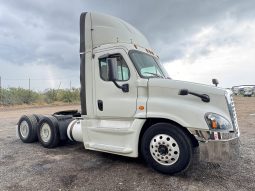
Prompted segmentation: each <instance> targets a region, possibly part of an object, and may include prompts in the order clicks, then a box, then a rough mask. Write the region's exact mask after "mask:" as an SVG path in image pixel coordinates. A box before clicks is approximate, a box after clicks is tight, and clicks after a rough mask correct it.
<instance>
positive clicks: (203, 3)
mask: <svg viewBox="0 0 255 191" xmlns="http://www.w3.org/2000/svg"><path fill="white" fill-rule="evenodd" d="M254 10H255V1H252V0H250V1H248V0H214V1H212V0H165V1H164V0H160V1H156V0H155V1H149V0H143V1H137V0H135V1H131V0H129V1H127V0H126V1H124V0H115V1H110V0H107V1H105V0H101V1H100V0H93V1H85V0H83V1H82V0H80V1H79V0H76V1H68V0H54V1H53V0H40V1H39V0H8V1H6V0H0V76H1V77H2V85H3V87H13V86H15V87H17V86H21V87H28V78H31V87H32V89H34V90H39V89H45V88H58V86H60V87H61V88H66V87H69V85H70V81H71V83H72V86H75V87H79V16H80V13H81V12H85V11H96V12H102V13H106V14H110V15H113V16H116V17H120V18H122V19H123V20H125V21H127V22H129V23H130V24H132V25H133V26H134V27H136V28H137V29H138V30H140V31H141V32H142V33H143V34H144V35H145V36H146V37H147V38H148V40H149V42H150V43H151V46H152V47H153V49H154V50H155V51H156V52H157V54H158V55H159V56H160V58H161V62H162V63H163V64H164V66H165V67H166V69H167V71H168V72H169V74H170V76H171V77H172V78H174V79H178V80H186V81H193V82H200V83H205V84H211V79H212V78H218V79H219V81H220V85H221V86H222V87H231V86H233V85H240V84H255V11H254Z"/></svg>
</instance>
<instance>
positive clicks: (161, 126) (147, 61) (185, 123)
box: [20, 13, 240, 174]
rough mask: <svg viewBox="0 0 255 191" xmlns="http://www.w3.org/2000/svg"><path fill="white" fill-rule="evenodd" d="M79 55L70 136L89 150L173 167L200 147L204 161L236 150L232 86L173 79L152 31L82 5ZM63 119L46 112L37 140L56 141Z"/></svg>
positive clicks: (187, 160)
mask: <svg viewBox="0 0 255 191" xmlns="http://www.w3.org/2000/svg"><path fill="white" fill-rule="evenodd" d="M80 60H81V62H80V81H81V116H80V117H78V118H75V117H74V118H73V119H74V120H71V122H70V121H69V122H70V123H68V128H67V136H68V138H69V139H70V140H73V141H79V142H83V143H84V146H85V148H86V149H90V150H96V151H102V152H108V153H113V154H118V155H123V156H128V157H138V156H139V155H142V157H143V158H144V160H145V161H146V162H147V163H148V165H149V166H151V167H152V168H154V169H156V170H157V171H160V172H162V173H167V174H172V173H176V172H180V171H182V170H184V169H186V168H187V167H188V166H189V164H190V161H191V158H192V154H193V152H192V150H193V149H194V148H195V147H196V148H198V151H199V154H200V159H201V160H205V161H212V162H218V161H222V160H228V159H231V158H235V157H237V156H238V153H239V152H238V151H239V135H240V134H239V129H238V124H237V117H236V112H235V107H234V103H233V99H232V95H231V94H232V93H231V92H230V91H227V90H225V89H222V88H218V87H214V86H209V85H202V84H197V83H191V82H185V81H178V80H174V79H171V78H170V77H169V76H168V74H167V72H166V71H165V69H164V67H163V66H162V65H161V64H160V62H159V57H158V56H157V54H156V53H155V52H154V51H153V50H152V49H151V47H150V45H149V43H148V41H147V39H146V38H145V37H144V36H143V35H142V34H141V33H140V32H139V31H138V30H136V29H135V28H134V27H132V26H131V25H130V24H128V23H126V22H124V21H123V20H121V19H118V18H115V17H112V16H108V15H103V14H98V13H82V14H81V18H80ZM21 123H22V122H21ZM21 123H20V124H21ZM45 124H46V125H45ZM52 124H53V123H52ZM47 125H48V126H49V127H50V128H48V126H47ZM23 126H24V125H23ZM45 126H46V127H45ZM53 126H54V124H53ZM55 126H57V125H55ZM60 126H61V125H58V127H56V129H57V130H55V131H54V128H53V130H52V128H51V124H49V123H48V122H47V120H41V121H40V122H39V125H38V128H37V130H36V131H37V136H38V138H39V141H40V142H41V143H42V144H43V145H44V146H45V147H52V146H53V145H54V146H55V143H54V144H47V141H49V142H50V141H52V140H53V139H54V138H51V137H54V136H53V135H55V133H54V132H58V131H62V130H60V129H61V128H60ZM20 129H21V131H22V127H21V128H20ZM47 136H51V137H50V138H48V139H44V140H43V138H45V137H47ZM56 136H57V135H56ZM56 136H55V137H56ZM21 138H22V136H21ZM45 141H46V142H45Z"/></svg>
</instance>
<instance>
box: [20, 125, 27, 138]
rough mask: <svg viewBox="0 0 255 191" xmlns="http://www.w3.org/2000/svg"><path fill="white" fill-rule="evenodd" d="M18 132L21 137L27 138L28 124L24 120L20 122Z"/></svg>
mask: <svg viewBox="0 0 255 191" xmlns="http://www.w3.org/2000/svg"><path fill="white" fill-rule="evenodd" d="M20 134H21V136H22V137H23V138H27V137H28V134H29V126H28V123H27V122H26V121H22V122H21V123H20Z"/></svg>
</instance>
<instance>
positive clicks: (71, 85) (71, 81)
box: [70, 80, 72, 91]
mask: <svg viewBox="0 0 255 191" xmlns="http://www.w3.org/2000/svg"><path fill="white" fill-rule="evenodd" d="M71 90H72V81H71V80H70V91H71Z"/></svg>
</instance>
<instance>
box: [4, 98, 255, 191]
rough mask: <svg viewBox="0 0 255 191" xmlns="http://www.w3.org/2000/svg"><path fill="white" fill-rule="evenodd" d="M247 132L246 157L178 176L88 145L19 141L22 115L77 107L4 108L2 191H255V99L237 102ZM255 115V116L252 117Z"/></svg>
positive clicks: (195, 167)
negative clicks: (17, 126) (52, 146)
mask: <svg viewBox="0 0 255 191" xmlns="http://www.w3.org/2000/svg"><path fill="white" fill-rule="evenodd" d="M235 102H236V109H237V113H238V121H239V126H240V130H241V143H242V145H241V156H240V159H238V160H236V161H231V162H228V163H227V162H225V163H221V164H216V163H206V162H198V161H197V159H196V157H194V160H193V162H192V164H191V166H190V168H189V169H188V171H186V172H185V173H181V174H178V175H174V176H167V175H162V174H159V173H157V172H155V171H153V170H151V169H149V168H148V167H147V166H146V165H145V164H144V162H143V161H142V159H133V158H127V157H120V156H116V155H111V154H106V153H100V152H94V151H88V150H84V148H83V145H82V144H68V145H62V146H60V147H58V148H55V149H45V148H43V147H41V146H40V144H39V143H34V144H24V143H22V142H21V141H20V140H19V139H18V138H16V133H15V128H14V127H15V124H16V123H17V121H18V119H19V117H20V116H21V115H22V114H25V113H27V114H32V113H41V114H51V113H53V112H54V111H59V110H63V109H73V108H78V107H79V106H78V105H74V106H56V107H42V108H27V109H16V110H15V109H13V108H12V109H8V110H4V109H0V190H15V191H16V190H255V124H254V123H255V97H252V98H243V97H237V98H235ZM250 114H254V115H250Z"/></svg>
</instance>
